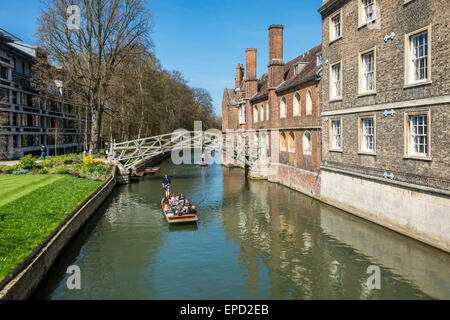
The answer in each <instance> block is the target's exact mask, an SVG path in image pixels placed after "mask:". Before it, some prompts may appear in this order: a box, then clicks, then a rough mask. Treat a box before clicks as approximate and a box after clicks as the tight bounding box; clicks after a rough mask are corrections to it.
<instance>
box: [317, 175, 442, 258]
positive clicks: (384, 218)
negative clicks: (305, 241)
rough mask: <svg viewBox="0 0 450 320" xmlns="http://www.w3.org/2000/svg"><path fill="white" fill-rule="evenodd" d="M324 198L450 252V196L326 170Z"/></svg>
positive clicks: (323, 186) (323, 189)
mask: <svg viewBox="0 0 450 320" xmlns="http://www.w3.org/2000/svg"><path fill="white" fill-rule="evenodd" d="M321 198H322V199H323V200H324V201H325V202H327V203H329V204H332V205H335V206H337V207H339V208H341V209H343V210H346V211H348V212H350V213H353V214H355V215H357V216H360V217H363V218H365V219H367V220H370V221H372V222H375V223H377V224H380V225H383V226H385V227H388V228H390V229H392V230H395V231H397V232H400V233H403V234H405V235H407V236H409V237H412V238H414V239H417V240H419V241H422V242H425V243H427V244H430V245H432V246H435V247H438V248H440V249H442V250H445V251H447V252H450V215H449V212H450V206H449V204H450V201H449V200H450V193H447V194H440V193H434V192H432V191H420V190H417V189H415V188H412V187H408V186H407V185H406V184H405V185H403V186H402V185H400V184H398V183H397V184H393V183H387V182H384V181H381V180H374V179H369V178H367V177H364V176H356V175H348V174H342V173H338V172H333V171H329V170H327V169H324V170H323V171H322V185H321Z"/></svg>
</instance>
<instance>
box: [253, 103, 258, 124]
mask: <svg viewBox="0 0 450 320" xmlns="http://www.w3.org/2000/svg"><path fill="white" fill-rule="evenodd" d="M256 122H258V106H254V107H253V123H256Z"/></svg>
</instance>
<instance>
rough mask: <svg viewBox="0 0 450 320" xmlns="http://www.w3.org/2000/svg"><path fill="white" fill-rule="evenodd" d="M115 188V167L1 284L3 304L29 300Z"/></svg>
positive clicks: (0, 296)
mask: <svg viewBox="0 0 450 320" xmlns="http://www.w3.org/2000/svg"><path fill="white" fill-rule="evenodd" d="M115 185H116V167H113V169H112V175H111V176H110V177H109V178H108V179H107V180H106V181H105V182H104V183H103V184H102V185H101V186H100V187H99V188H98V189H97V190H96V191H95V192H94V193H92V194H91V195H90V196H89V197H88V198H87V199H85V200H84V201H83V202H82V203H81V204H80V205H79V206H78V207H77V208H76V209H75V210H74V211H73V212H72V213H71V214H69V215H68V216H67V217H66V218H65V219H64V220H63V221H62V222H61V224H60V225H59V226H58V227H57V228H56V230H54V231H53V232H52V233H51V234H50V235H49V236H48V237H47V238H46V240H45V241H43V242H42V243H41V244H40V245H39V246H38V247H37V248H36V249H35V250H34V251H33V253H32V254H31V255H30V256H29V257H28V258H27V259H25V261H23V262H22V263H21V264H20V265H19V266H18V267H16V268H15V269H14V270H13V271H12V272H11V273H10V275H9V276H6V277H5V278H4V279H3V280H1V281H0V300H17V299H26V298H28V297H29V296H30V295H31V294H32V292H33V291H34V290H35V289H36V287H37V286H38V285H39V283H40V282H41V280H42V279H43V278H44V276H45V274H46V273H47V272H48V270H49V269H50V267H51V266H52V264H53V263H54V261H55V260H56V259H57V257H58V256H59V254H60V252H61V251H62V250H63V249H64V247H65V246H66V245H67V243H68V242H69V241H70V240H71V239H72V237H73V236H74V235H75V234H76V233H77V232H78V231H79V230H80V229H81V227H82V226H83V225H84V223H85V222H86V221H87V220H89V218H90V217H91V216H92V215H93V214H94V213H95V211H96V209H97V208H98V207H99V206H100V205H101V204H102V203H103V201H104V200H105V199H106V198H107V197H108V196H109V194H110V193H111V192H112V191H113V190H114V187H115Z"/></svg>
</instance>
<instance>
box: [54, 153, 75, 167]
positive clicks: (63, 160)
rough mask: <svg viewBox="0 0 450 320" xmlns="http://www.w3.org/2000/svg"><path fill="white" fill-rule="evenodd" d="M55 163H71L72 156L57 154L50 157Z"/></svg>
mask: <svg viewBox="0 0 450 320" xmlns="http://www.w3.org/2000/svg"><path fill="white" fill-rule="evenodd" d="M50 161H51V162H52V164H53V165H62V164H71V163H72V162H73V159H72V157H70V156H68V155H62V156H56V157H52V158H51V159H50Z"/></svg>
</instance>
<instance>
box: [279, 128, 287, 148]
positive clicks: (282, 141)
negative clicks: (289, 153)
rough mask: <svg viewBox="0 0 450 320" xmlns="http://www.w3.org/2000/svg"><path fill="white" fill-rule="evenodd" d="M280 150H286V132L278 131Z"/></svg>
mask: <svg viewBox="0 0 450 320" xmlns="http://www.w3.org/2000/svg"><path fill="white" fill-rule="evenodd" d="M280 150H281V151H286V134H285V133H284V132H282V133H280Z"/></svg>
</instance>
